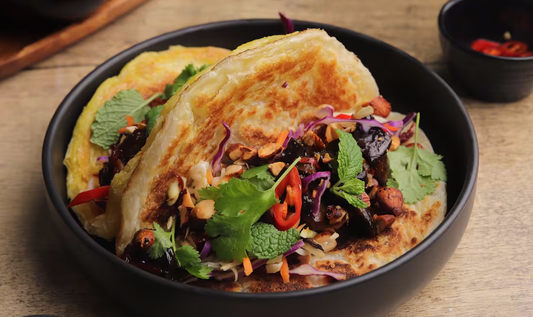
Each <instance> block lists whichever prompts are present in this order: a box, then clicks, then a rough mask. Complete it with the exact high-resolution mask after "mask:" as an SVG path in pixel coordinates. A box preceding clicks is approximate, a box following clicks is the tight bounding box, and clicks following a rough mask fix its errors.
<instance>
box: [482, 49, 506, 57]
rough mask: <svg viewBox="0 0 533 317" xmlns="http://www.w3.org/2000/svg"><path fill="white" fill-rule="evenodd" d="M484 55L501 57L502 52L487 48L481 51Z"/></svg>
mask: <svg viewBox="0 0 533 317" xmlns="http://www.w3.org/2000/svg"><path fill="white" fill-rule="evenodd" d="M481 52H482V53H483V54H487V55H492V56H501V55H502V50H501V49H499V48H497V47H487V48H484V49H483V51H481Z"/></svg>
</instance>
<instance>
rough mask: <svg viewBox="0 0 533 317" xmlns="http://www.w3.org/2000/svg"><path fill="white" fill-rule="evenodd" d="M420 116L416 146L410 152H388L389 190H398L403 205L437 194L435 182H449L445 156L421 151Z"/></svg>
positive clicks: (418, 116)
mask: <svg viewBox="0 0 533 317" xmlns="http://www.w3.org/2000/svg"><path fill="white" fill-rule="evenodd" d="M419 123H420V113H419V114H417V118H416V130H415V144H414V146H413V147H411V148H407V147H405V146H400V147H399V148H398V149H397V150H396V151H393V152H389V153H388V154H387V155H388V158H389V165H390V171H391V175H390V176H391V177H390V178H389V180H388V181H387V186H391V187H395V188H398V189H399V190H400V191H401V192H402V194H403V198H404V201H405V202H406V203H408V204H412V203H416V202H417V201H420V200H422V199H424V198H425V197H426V196H427V195H431V194H433V193H434V192H435V188H436V184H435V181H438V180H441V181H446V168H445V166H444V163H443V162H442V161H441V159H442V156H441V155H438V154H434V153H430V152H428V151H426V150H424V149H420V148H418V146H417V145H416V144H417V143H418V126H419Z"/></svg>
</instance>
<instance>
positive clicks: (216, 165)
mask: <svg viewBox="0 0 533 317" xmlns="http://www.w3.org/2000/svg"><path fill="white" fill-rule="evenodd" d="M222 125H223V126H224V128H225V129H226V136H225V137H224V139H222V141H221V142H220V144H219V146H218V151H217V154H215V157H214V158H213V162H211V171H212V172H213V176H215V175H217V173H218V172H219V171H220V161H222V157H223V156H224V152H226V143H228V141H229V138H231V129H230V127H229V126H228V125H227V124H226V122H222Z"/></svg>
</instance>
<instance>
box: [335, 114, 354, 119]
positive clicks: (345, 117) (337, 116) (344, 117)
mask: <svg viewBox="0 0 533 317" xmlns="http://www.w3.org/2000/svg"><path fill="white" fill-rule="evenodd" d="M335 118H337V119H351V118H352V116H351V115H349V114H345V113H341V114H338V115H336V116H335Z"/></svg>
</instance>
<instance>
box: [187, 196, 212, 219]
mask: <svg viewBox="0 0 533 317" xmlns="http://www.w3.org/2000/svg"><path fill="white" fill-rule="evenodd" d="M214 214H215V201H214V200H211V199H206V200H202V201H201V202H199V203H198V204H196V206H194V208H193V209H192V211H191V217H194V218H196V219H200V220H207V219H211V217H213V215H214Z"/></svg>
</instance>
